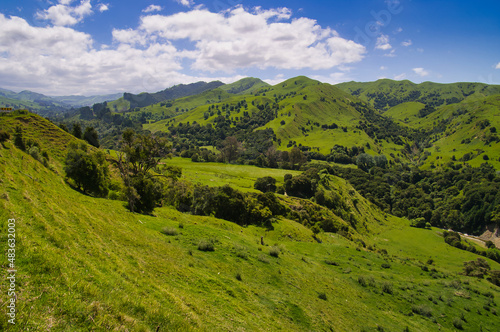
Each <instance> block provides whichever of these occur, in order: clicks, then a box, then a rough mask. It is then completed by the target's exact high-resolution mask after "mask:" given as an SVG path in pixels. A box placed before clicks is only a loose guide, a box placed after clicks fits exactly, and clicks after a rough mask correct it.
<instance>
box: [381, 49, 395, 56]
mask: <svg viewBox="0 0 500 332" xmlns="http://www.w3.org/2000/svg"><path fill="white" fill-rule="evenodd" d="M384 56H386V57H389V58H394V57H395V56H396V50H391V51H390V52H389V53H386V54H384Z"/></svg>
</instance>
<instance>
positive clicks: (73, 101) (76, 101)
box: [52, 93, 123, 107]
mask: <svg viewBox="0 0 500 332" xmlns="http://www.w3.org/2000/svg"><path fill="white" fill-rule="evenodd" d="M122 96H123V94H122V93H115V94H110V95H99V96H88V97H87V96H56V97H52V98H53V99H55V100H58V101H60V102H62V103H65V104H68V105H71V106H73V107H81V106H92V105H94V104H97V103H103V102H105V101H113V100H116V99H119V98H121V97H122Z"/></svg>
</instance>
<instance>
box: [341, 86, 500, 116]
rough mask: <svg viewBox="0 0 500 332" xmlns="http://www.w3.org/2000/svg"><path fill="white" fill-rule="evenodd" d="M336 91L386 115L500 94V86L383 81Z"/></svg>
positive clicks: (342, 87) (343, 87)
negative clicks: (402, 107)
mask: <svg viewBox="0 0 500 332" xmlns="http://www.w3.org/2000/svg"><path fill="white" fill-rule="evenodd" d="M336 87H338V88H339V89H341V90H343V91H346V92H348V93H350V94H352V95H353V96H357V97H359V98H360V99H362V100H364V101H366V102H368V103H370V104H371V105H373V106H374V107H375V108H377V109H379V110H382V111H385V110H387V109H389V108H391V107H394V106H396V105H399V104H402V103H406V102H419V103H422V104H426V105H430V106H434V107H438V106H442V105H449V104H454V103H458V102H461V101H463V100H473V99H475V98H482V97H487V96H491V95H495V94H500V86H498V85H487V84H484V83H450V84H440V83H433V82H424V83H420V84H415V83H413V82H410V81H408V80H403V81H393V80H389V79H381V80H378V81H375V82H365V83H361V82H346V83H340V84H337V85H336Z"/></svg>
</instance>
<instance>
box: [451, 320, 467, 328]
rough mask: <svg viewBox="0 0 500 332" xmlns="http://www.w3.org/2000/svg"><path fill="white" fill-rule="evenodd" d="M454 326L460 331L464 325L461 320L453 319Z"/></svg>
mask: <svg viewBox="0 0 500 332" xmlns="http://www.w3.org/2000/svg"><path fill="white" fill-rule="evenodd" d="M453 326H455V328H457V329H459V330H463V328H464V326H463V323H462V320H461V319H460V318H454V319H453Z"/></svg>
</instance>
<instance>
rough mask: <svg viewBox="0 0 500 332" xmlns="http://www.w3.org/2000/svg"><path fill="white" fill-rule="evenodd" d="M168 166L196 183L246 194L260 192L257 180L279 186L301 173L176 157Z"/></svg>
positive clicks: (167, 160) (170, 160)
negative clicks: (264, 179)
mask: <svg viewBox="0 0 500 332" xmlns="http://www.w3.org/2000/svg"><path fill="white" fill-rule="evenodd" d="M163 162H165V163H166V164H167V165H171V166H178V167H181V168H182V176H183V178H185V179H188V180H190V181H192V182H195V183H201V184H204V185H208V186H211V187H220V186H223V185H226V184H228V185H231V186H232V187H234V188H236V189H239V190H241V191H246V192H258V191H257V190H255V189H253V185H254V183H255V180H257V178H260V177H264V176H271V177H273V178H275V179H276V181H277V184H281V185H282V184H283V183H284V176H285V174H292V175H298V174H300V173H301V172H299V171H291V170H284V169H267V168H259V167H257V166H245V165H231V164H220V163H194V162H192V161H191V159H187V158H180V157H175V158H172V159H166V160H164V161H163Z"/></svg>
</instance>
